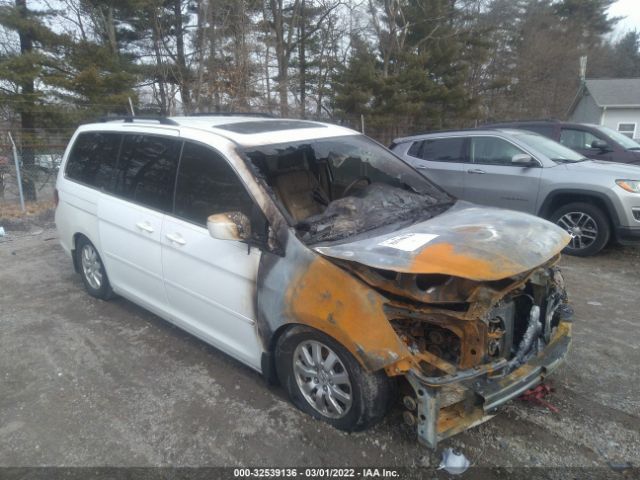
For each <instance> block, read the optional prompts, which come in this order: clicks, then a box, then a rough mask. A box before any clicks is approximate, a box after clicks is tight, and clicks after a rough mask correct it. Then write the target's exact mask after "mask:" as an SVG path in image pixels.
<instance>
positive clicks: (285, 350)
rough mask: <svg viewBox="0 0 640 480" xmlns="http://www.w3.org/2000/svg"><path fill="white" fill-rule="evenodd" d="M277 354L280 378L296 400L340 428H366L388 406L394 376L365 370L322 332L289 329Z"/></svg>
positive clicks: (299, 327)
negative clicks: (390, 377) (391, 377)
mask: <svg viewBox="0 0 640 480" xmlns="http://www.w3.org/2000/svg"><path fill="white" fill-rule="evenodd" d="M275 355H276V369H277V372H278V378H279V380H280V383H281V384H282V386H283V387H284V388H285V389H286V390H287V393H288V394H289V398H290V399H291V401H292V402H293V404H294V405H295V406H296V407H298V408H299V409H300V410H302V411H304V412H306V413H308V414H309V415H312V416H313V417H315V418H317V419H320V420H323V421H325V422H327V423H330V424H331V425H333V426H334V427H336V428H338V429H340V430H346V431H356V430H364V429H366V428H368V427H370V426H371V425H373V424H375V423H376V422H378V421H379V420H380V419H382V418H383V417H384V416H385V414H386V413H387V411H388V409H389V406H390V404H391V400H392V398H393V392H394V388H393V383H392V381H391V379H389V377H387V375H386V374H385V373H384V372H373V373H368V372H365V371H364V370H363V369H362V368H361V367H360V364H359V363H358V362H357V361H356V359H355V358H354V357H353V356H352V355H351V354H350V353H349V352H348V351H347V349H346V348H344V347H343V346H342V345H340V344H339V343H338V342H336V341H335V340H334V339H333V338H331V337H329V336H328V335H325V334H324V333H322V332H320V331H318V330H314V329H311V328H307V327H302V326H296V327H293V328H290V329H289V330H287V331H286V332H285V333H284V334H283V335H282V336H281V337H280V338H279V340H278V343H277V345H276V350H275Z"/></svg>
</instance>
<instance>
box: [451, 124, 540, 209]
mask: <svg viewBox="0 0 640 480" xmlns="http://www.w3.org/2000/svg"><path fill="white" fill-rule="evenodd" d="M468 147H469V159H470V160H471V163H469V164H468V165H467V170H466V179H465V185H464V187H465V188H464V195H463V197H462V198H464V199H465V200H469V201H471V202H475V203H479V204H482V205H491V206H494V207H503V208H509V209H512V210H520V211H523V212H528V213H535V212H536V204H537V200H538V190H539V188H540V176H541V173H542V168H540V167H523V166H519V165H515V164H513V163H512V161H511V159H512V157H513V156H514V155H519V154H527V155H529V154H528V153H527V152H525V151H524V150H522V149H521V148H520V147H518V146H516V145H514V144H513V143H511V142H509V141H507V140H505V139H503V138H500V137H495V136H491V135H482V136H473V137H469V143H468Z"/></svg>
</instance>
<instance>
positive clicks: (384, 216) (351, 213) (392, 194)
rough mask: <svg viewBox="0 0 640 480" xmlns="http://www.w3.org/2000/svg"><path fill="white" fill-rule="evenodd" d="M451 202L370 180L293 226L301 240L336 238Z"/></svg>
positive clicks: (425, 214)
mask: <svg viewBox="0 0 640 480" xmlns="http://www.w3.org/2000/svg"><path fill="white" fill-rule="evenodd" d="M453 203H454V201H453V200H452V201H447V202H439V200H438V199H437V198H434V197H431V196H429V195H420V194H417V193H412V192H410V191H407V190H403V189H401V188H396V187H391V186H389V185H386V184H382V183H373V184H371V185H369V186H368V187H366V188H364V189H363V190H362V191H361V193H359V194H358V195H353V196H348V197H344V198H339V199H337V200H334V201H332V202H331V203H330V204H329V205H328V206H327V208H326V209H325V210H324V212H322V213H320V214H318V215H312V216H310V217H308V218H305V219H304V220H302V221H301V222H298V224H297V225H296V229H297V230H298V232H300V234H301V237H302V240H303V241H304V242H305V243H318V242H324V241H331V240H340V239H342V238H346V237H350V236H353V235H357V234H359V233H362V232H366V231H368V230H373V229H375V228H378V227H381V226H384V225H389V224H392V223H400V222H408V221H410V222H416V221H424V220H428V219H429V218H432V217H435V216H436V215H439V214H440V213H442V212H444V211H445V210H447V209H448V208H449V207H450V206H451V205H453Z"/></svg>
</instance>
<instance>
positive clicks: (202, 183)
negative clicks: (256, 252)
mask: <svg viewBox="0 0 640 480" xmlns="http://www.w3.org/2000/svg"><path fill="white" fill-rule="evenodd" d="M252 207H253V201H252V200H251V197H250V196H249V194H248V193H247V191H246V189H245V187H244V185H243V184H242V183H241V182H240V179H239V178H238V176H237V175H236V173H235V172H234V171H233V170H232V169H231V166H230V165H229V164H228V163H227V161H226V160H225V159H224V157H223V156H222V155H221V154H219V153H217V152H215V151H214V150H211V149H210V148H208V147H205V146H203V145H198V144H195V143H189V142H186V143H185V144H184V149H183V151H182V158H181V160H180V169H179V171H178V179H177V182H176V197H175V210H174V213H175V215H176V216H178V217H180V218H182V219H184V220H187V221H189V222H192V223H195V224H197V225H202V226H205V225H206V224H207V217H209V215H213V214H216V213H225V212H242V213H244V214H245V215H247V216H249V217H251V213H252Z"/></svg>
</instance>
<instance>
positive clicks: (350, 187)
mask: <svg viewBox="0 0 640 480" xmlns="http://www.w3.org/2000/svg"><path fill="white" fill-rule="evenodd" d="M363 180H364V181H365V182H367V185H371V179H370V178H369V177H367V176H366V175H360V176H359V177H357V178H356V179H355V180H354V181H353V182H351V183H350V184H349V185H347V188H345V189H344V190H343V191H342V196H343V197H346V196H347V194H348V193H349V192H350V191H351V190H352V189H353V187H355V186H356V185H357V184H358V183H359V182H362V181H363Z"/></svg>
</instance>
